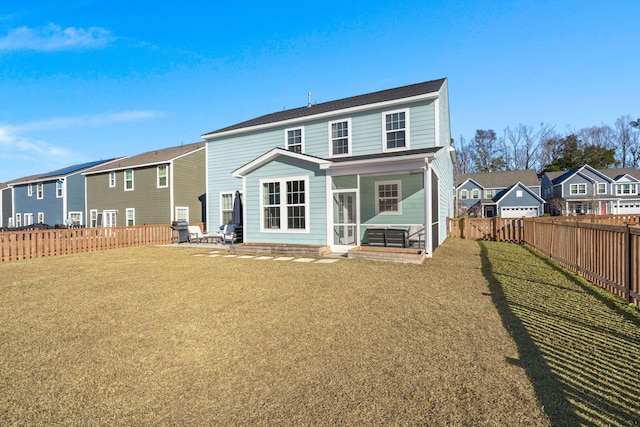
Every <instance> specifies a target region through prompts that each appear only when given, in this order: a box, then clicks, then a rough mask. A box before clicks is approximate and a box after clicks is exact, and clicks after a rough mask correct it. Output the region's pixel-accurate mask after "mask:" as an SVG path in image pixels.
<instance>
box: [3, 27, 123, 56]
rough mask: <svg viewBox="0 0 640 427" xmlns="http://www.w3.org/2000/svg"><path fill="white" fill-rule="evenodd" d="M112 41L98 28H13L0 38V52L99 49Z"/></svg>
mask: <svg viewBox="0 0 640 427" xmlns="http://www.w3.org/2000/svg"><path fill="white" fill-rule="evenodd" d="M112 40H114V37H113V36H111V34H110V33H109V31H108V30H106V29H104V28H100V27H89V28H88V29H84V28H75V27H67V28H64V29H63V28H62V27H60V26H58V25H54V24H49V25H47V26H45V27H41V28H29V27H20V28H15V29H13V30H11V31H9V33H8V34H7V35H6V36H4V37H0V51H2V50H37V51H56V50H73V49H79V48H101V47H104V46H106V45H107V43H109V42H111V41H112Z"/></svg>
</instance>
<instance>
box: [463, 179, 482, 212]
mask: <svg viewBox="0 0 640 427" xmlns="http://www.w3.org/2000/svg"><path fill="white" fill-rule="evenodd" d="M462 190H467V198H466V199H462V197H461V196H460V193H461V192H462ZM472 190H478V198H477V199H472V198H471V191H472ZM482 191H483V188H482V187H481V186H480V185H478V184H476V183H475V182H473V181H467V182H465V183H464V184H463V185H461V186H459V187H458V189H457V192H458V194H457V196H458V204H460V205H463V206H466V207H467V208H470V207H472V206H473V205H475V204H476V203H479V202H480V200H482V196H483V194H482Z"/></svg>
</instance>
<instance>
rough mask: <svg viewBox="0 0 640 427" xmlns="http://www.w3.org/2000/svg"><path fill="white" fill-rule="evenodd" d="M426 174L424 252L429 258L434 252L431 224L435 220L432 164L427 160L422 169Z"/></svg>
mask: <svg viewBox="0 0 640 427" xmlns="http://www.w3.org/2000/svg"><path fill="white" fill-rule="evenodd" d="M422 169H423V174H424V197H425V204H424V207H425V209H424V250H425V252H426V253H427V254H429V256H431V255H432V254H433V252H432V250H433V248H432V246H433V245H432V242H433V236H432V235H431V234H432V232H433V230H432V229H431V223H432V222H433V218H432V215H431V210H432V206H431V200H432V194H431V164H430V163H429V161H428V160H427V164H426V165H425V166H424V167H423V168H422Z"/></svg>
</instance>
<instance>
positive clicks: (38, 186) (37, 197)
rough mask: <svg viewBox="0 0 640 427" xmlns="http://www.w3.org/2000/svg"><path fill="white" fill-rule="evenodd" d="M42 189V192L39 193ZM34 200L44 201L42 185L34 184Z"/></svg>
mask: <svg viewBox="0 0 640 427" xmlns="http://www.w3.org/2000/svg"><path fill="white" fill-rule="evenodd" d="M41 189H42V191H40V190H41ZM36 199H37V200H42V199H44V183H42V182H38V183H36Z"/></svg>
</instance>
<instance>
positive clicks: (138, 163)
mask: <svg viewBox="0 0 640 427" xmlns="http://www.w3.org/2000/svg"><path fill="white" fill-rule="evenodd" d="M204 147H205V142H204V141H202V142H194V143H192V144H184V145H178V146H175V147H169V148H163V149H160V150H151V151H147V152H146V153H142V154H137V155H135V156H128V157H121V158H119V159H116V160H114V161H112V162H109V163H104V164H101V165H99V166H96V167H93V168H91V169H89V170H88V171H86V172H85V173H84V174H85V175H93V174H98V173H104V172H111V171H115V170H121V169H132V168H140V167H144V166H153V165H159V164H163V163H168V162H170V161H171V160H174V159H177V158H178V157H182V156H184V155H186V154H190V153H192V152H194V151H198V150H201V149H204Z"/></svg>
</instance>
